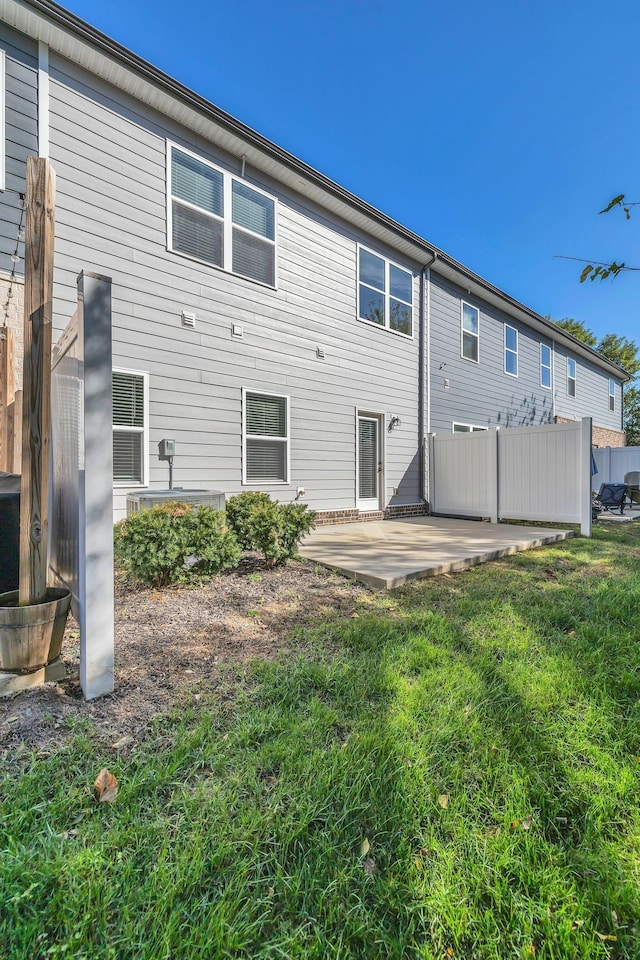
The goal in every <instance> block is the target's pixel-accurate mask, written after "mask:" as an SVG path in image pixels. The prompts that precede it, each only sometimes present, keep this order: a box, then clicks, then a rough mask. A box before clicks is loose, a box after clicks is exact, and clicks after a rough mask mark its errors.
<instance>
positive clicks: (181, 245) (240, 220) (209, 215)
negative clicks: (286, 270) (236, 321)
mask: <svg viewBox="0 0 640 960" xmlns="http://www.w3.org/2000/svg"><path fill="white" fill-rule="evenodd" d="M168 157H169V160H168V190H169V213H168V223H169V238H168V243H169V249H170V250H171V251H173V252H174V253H182V254H185V255H186V256H188V257H193V259H195V260H200V261H202V262H203V263H208V264H211V265H212V266H214V267H220V268H222V269H223V270H227V271H229V272H230V273H236V274H239V275H240V276H242V277H248V278H249V279H250V280H257V281H259V282H260V283H264V284H266V285H267V286H270V287H273V286H275V282H276V203H275V200H274V199H273V197H270V196H268V195H267V194H266V193H263V192H262V191H261V190H257V189H256V188H255V187H250V186H249V185H248V184H247V183H245V182H244V181H243V180H240V179H238V178H237V177H234V176H233V175H232V174H230V173H228V172H227V171H224V170H221V169H220V168H218V167H216V166H214V165H213V164H211V163H209V162H208V161H206V160H202V159H201V158H199V157H196V156H194V154H192V153H189V152H187V151H185V150H182V149H180V148H178V147H176V146H173V144H170V145H169V151H168Z"/></svg>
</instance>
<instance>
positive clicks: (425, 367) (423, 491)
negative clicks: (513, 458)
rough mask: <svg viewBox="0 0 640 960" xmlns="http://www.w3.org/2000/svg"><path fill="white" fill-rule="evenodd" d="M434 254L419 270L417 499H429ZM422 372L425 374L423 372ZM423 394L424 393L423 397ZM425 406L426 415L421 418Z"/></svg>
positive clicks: (427, 500) (435, 258)
mask: <svg viewBox="0 0 640 960" xmlns="http://www.w3.org/2000/svg"><path fill="white" fill-rule="evenodd" d="M437 258H438V254H437V253H436V252H435V250H434V251H433V253H432V254H431V260H429V262H428V263H425V265H424V266H423V268H422V270H421V271H420V338H419V345H418V350H419V354H418V456H419V460H418V464H419V467H420V470H419V475H420V499H421V500H422V501H423V503H426V504H428V503H429V484H428V468H427V464H426V456H425V439H426V433H425V419H426V423H427V432H428V431H429V430H430V429H431V370H430V365H431V267H432V266H433V264H434V263H435V262H436V260H437ZM425 373H426V376H425ZM425 394H426V397H425ZM425 406H426V418H425Z"/></svg>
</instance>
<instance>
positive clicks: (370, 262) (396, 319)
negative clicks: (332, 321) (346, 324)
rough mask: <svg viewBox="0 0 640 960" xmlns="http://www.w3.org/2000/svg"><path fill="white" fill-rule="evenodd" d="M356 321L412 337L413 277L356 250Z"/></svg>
mask: <svg viewBox="0 0 640 960" xmlns="http://www.w3.org/2000/svg"><path fill="white" fill-rule="evenodd" d="M358 319H359V320H364V321H365V322H366V323H373V324H375V326H377V327H384V328H385V329H387V330H391V331H392V332H393V333H399V334H401V335H402V336H405V337H412V336H413V274H412V272H411V271H410V270H406V269H405V268H404V267H399V266H398V265H397V264H396V263H392V262H391V260H387V259H386V257H381V256H380V255H379V254H377V253H373V252H372V251H371V250H367V248H366V247H362V246H358Z"/></svg>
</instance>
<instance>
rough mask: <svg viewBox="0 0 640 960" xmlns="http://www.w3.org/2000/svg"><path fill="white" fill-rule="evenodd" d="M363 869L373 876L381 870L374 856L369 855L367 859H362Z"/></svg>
mask: <svg viewBox="0 0 640 960" xmlns="http://www.w3.org/2000/svg"><path fill="white" fill-rule="evenodd" d="M362 869H363V870H364V872H365V873H366V874H367V876H369V877H372V876H374V874H376V873H379V872H380V871H379V870H378V865H377V863H376V862H375V860H374V859H373V857H367V858H366V860H363V861H362Z"/></svg>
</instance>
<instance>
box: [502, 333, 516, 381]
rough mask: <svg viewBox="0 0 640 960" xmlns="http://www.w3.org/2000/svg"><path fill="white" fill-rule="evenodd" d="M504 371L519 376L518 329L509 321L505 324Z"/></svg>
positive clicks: (511, 375) (512, 375)
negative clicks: (511, 325) (510, 324)
mask: <svg viewBox="0 0 640 960" xmlns="http://www.w3.org/2000/svg"><path fill="white" fill-rule="evenodd" d="M504 372H505V373H508V374H509V376H510V377H517V376H518V331H517V330H516V328H515V327H510V326H509V324H508V323H505V325H504Z"/></svg>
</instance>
